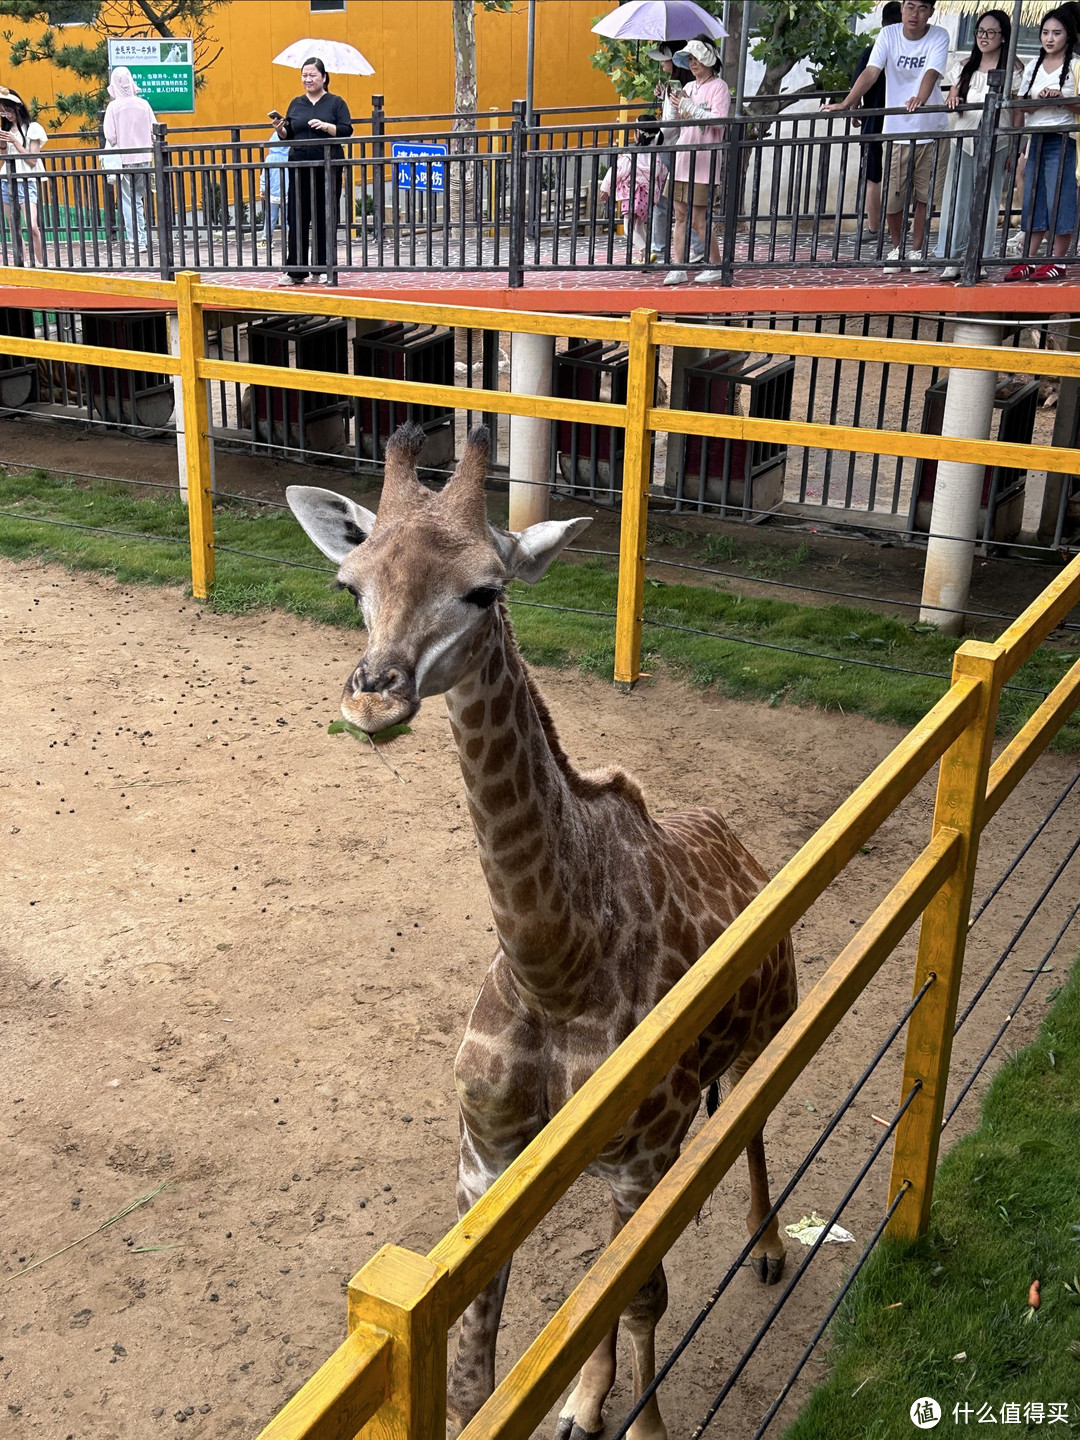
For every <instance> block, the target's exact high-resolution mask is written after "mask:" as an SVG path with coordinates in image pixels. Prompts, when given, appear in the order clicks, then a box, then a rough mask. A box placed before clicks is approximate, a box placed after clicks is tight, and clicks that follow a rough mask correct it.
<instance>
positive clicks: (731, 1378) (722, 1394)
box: [690, 1080, 922, 1440]
mask: <svg viewBox="0 0 1080 1440" xmlns="http://www.w3.org/2000/svg"><path fill="white" fill-rule="evenodd" d="M921 1089H922V1081H921V1080H916V1081H915V1083H914V1085H912V1087H911V1089H910V1090H909V1091H908V1093H907V1095H906V1096H905V1097H904V1100H903V1102H902V1104H901V1105H900V1107H899V1109H898V1110H897V1111H896V1113H895V1114H894V1115H893V1117H892V1119H891V1120H890V1121H889V1123H888V1125H887V1126H886V1127H885V1129H884V1131H883V1132H882V1135H881V1138H880V1139H879V1140H878V1142H877V1143H876V1144H875V1146H874V1148H873V1149H872V1150H871V1152H870V1154H869V1155H868V1156H867V1158H866V1160H864V1161H863V1163H862V1165H860V1167H859V1169H858V1172H857V1173H856V1176H855V1179H854V1180H853V1181H852V1182H851V1184H850V1185H849V1186H848V1188H847V1190H845V1192H844V1194H843V1197H842V1198H841V1200H840V1202H839V1204H838V1205H837V1206H836V1209H835V1210H834V1211H833V1212H832V1214H831V1215H830V1216H829V1218H828V1219H827V1220H826V1221H825V1224H824V1225H823V1226H822V1227H821V1234H820V1235H819V1236H818V1237H817V1239H816V1240H815V1241H814V1243H813V1244H812V1245H811V1246H810V1249H809V1250H808V1251H807V1254H806V1259H805V1260H804V1261H803V1263H802V1264H801V1265H800V1266H799V1268H798V1269H797V1270H796V1271H795V1274H794V1275H793V1276H792V1277H791V1279H790V1280H789V1282H788V1284H787V1285H786V1286H785V1288H784V1293H783V1294H782V1295H781V1296H780V1298H779V1300H777V1302H776V1303H775V1305H773V1307H772V1309H771V1310H770V1311H769V1313H768V1315H766V1317H765V1319H764V1320H763V1321H762V1322H761V1324H760V1326H759V1327H758V1329H757V1331H756V1333H755V1335H754V1338H753V1339H752V1340H751V1341H750V1344H749V1345H748V1346H747V1347H746V1349H745V1350H744V1351H743V1353H742V1355H741V1357H740V1358H739V1360H738V1362H737V1364H736V1365H735V1368H734V1369H733V1370H732V1371H731V1373H730V1374H729V1375H728V1378H727V1379H726V1380H725V1381H724V1384H723V1385H722V1386H721V1388H720V1391H719V1393H718V1394H717V1396H716V1399H715V1400H714V1401H713V1402H712V1404H711V1405H710V1406H709V1408H708V1410H706V1412H705V1414H704V1415H703V1416H702V1417H701V1419H700V1420H699V1421H698V1423H697V1425H696V1426H695V1428H694V1430H693V1431H692V1432H691V1437H690V1440H699V1437H700V1436H701V1435H703V1434H704V1433H705V1431H706V1429H707V1428H708V1427H709V1425H710V1424H711V1423H712V1421H713V1420H714V1419H715V1418H716V1414H717V1411H718V1410H719V1409H720V1406H721V1405H723V1403H724V1401H725V1400H726V1399H727V1397H728V1396H729V1395H730V1394H731V1391H732V1390H733V1389H734V1387H735V1382H736V1380H738V1378H739V1376H740V1375H741V1374H742V1372H743V1371H744V1370H745V1369H746V1367H747V1365H749V1363H750V1361H751V1360H752V1359H753V1356H754V1352H755V1351H756V1350H757V1348H758V1346H759V1345H760V1344H761V1342H762V1340H764V1339H765V1336H766V1335H767V1334H768V1333H769V1330H770V1329H771V1328H772V1325H773V1323H774V1322H775V1320H776V1317H777V1316H778V1315H779V1314H780V1311H781V1310H782V1309H783V1308H784V1306H785V1305H786V1304H787V1302H788V1300H789V1299H790V1298H791V1295H792V1293H793V1292H794V1290H795V1286H796V1285H797V1284H798V1283H799V1281H800V1280H801V1279H802V1278H803V1276H804V1275H805V1274H806V1273H807V1271H808V1270H809V1268H810V1262H811V1261H812V1260H813V1258H814V1256H815V1255H816V1254H817V1253H818V1251H819V1250H820V1249H821V1247H822V1245H824V1243H825V1237H826V1236H827V1235H828V1233H829V1231H830V1230H831V1229H832V1227H833V1226H834V1225H835V1224H836V1222H837V1220H839V1218H840V1216H841V1215H842V1214H843V1213H844V1211H845V1210H846V1209H847V1207H848V1204H849V1203H850V1201H851V1199H852V1197H853V1196H854V1194H855V1192H856V1190H858V1188H859V1186H860V1185H861V1184H862V1182H863V1181H864V1180H865V1179H866V1176H867V1174H868V1173H869V1171H870V1167H871V1166H872V1165H873V1164H874V1162H875V1161H876V1160H877V1158H878V1156H879V1155H880V1154H881V1152H882V1150H884V1148H885V1145H886V1143H887V1142H888V1141H889V1140H891V1139H892V1135H893V1131H894V1130H895V1129H896V1127H897V1125H899V1123H900V1121H901V1120H902V1119H903V1117H904V1115H905V1114H906V1113H907V1109H908V1106H909V1105H910V1104H911V1103H912V1101H913V1100H914V1099H915V1096H916V1095H918V1093H919V1092H920V1090H921Z"/></svg>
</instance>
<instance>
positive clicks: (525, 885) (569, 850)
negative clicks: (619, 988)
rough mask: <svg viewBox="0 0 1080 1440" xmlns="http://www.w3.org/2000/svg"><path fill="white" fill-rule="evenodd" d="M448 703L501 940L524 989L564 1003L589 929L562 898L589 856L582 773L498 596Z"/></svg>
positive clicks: (552, 1002) (547, 1003) (584, 918)
mask: <svg viewBox="0 0 1080 1440" xmlns="http://www.w3.org/2000/svg"><path fill="white" fill-rule="evenodd" d="M446 703H447V708H448V710H449V713H450V725H451V729H452V731H453V735H454V741H455V743H456V745H457V749H458V758H459V760H460V762H461V773H462V775H463V777H464V779H465V791H466V796H467V798H468V804H469V813H470V815H471V816H472V822H473V826H474V829H475V831H476V838H477V843H478V846H479V850H480V863H481V866H482V867H483V871H484V879H485V880H486V881H487V887H488V893H489V896H490V899H491V909H492V913H493V915H494V917H495V925H496V928H497V930H498V934H499V941H500V944H501V946H502V949H503V951H504V953H505V955H506V957H507V960H508V962H509V964H510V966H511V969H512V971H513V973H514V975H515V978H516V980H517V982H518V985H519V988H520V989H521V990H522V991H523V993H525V994H527V995H531V996H533V997H535V998H536V999H537V1000H538V1001H539V1002H541V1003H542V1004H544V1005H545V1006H547V1007H549V1008H550V1007H551V1006H552V1005H561V1004H564V1003H567V1002H568V1001H569V1000H570V994H569V993H568V970H567V964H568V960H569V959H570V958H571V957H572V958H573V959H574V960H576V961H578V962H580V961H581V959H582V958H583V957H582V955H581V951H582V949H583V947H585V946H587V943H588V935H589V930H590V927H589V924H588V917H587V916H581V915H580V914H578V913H577V912H575V914H574V915H573V917H571V913H570V903H569V897H570V894H571V892H572V889H573V888H574V887H573V880H572V874H571V872H572V870H573V868H574V867H575V866H577V865H580V864H582V863H587V861H586V860H585V858H584V857H585V855H586V854H587V850H588V846H587V841H586V835H587V817H586V815H585V813H584V806H583V804H582V801H581V798H580V797H579V796H578V795H577V794H575V785H576V784H578V785H579V784H580V783H581V782H582V777H580V776H578V775H577V772H576V771H575V770H574V769H573V767H572V766H571V764H570V762H569V760H567V758H566V756H565V755H564V754H563V751H562V749H561V747H560V746H559V742H558V739H557V738H556V736H555V732H554V729H553V727H552V725H551V722H550V719H549V717H548V715H547V709H546V706H545V705H544V702H543V700H542V698H541V697H540V696H539V694H538V692H537V691H536V690H535V689H534V687H533V685H532V684H531V683H530V680H529V675H528V671H527V669H526V667H525V663H524V661H523V660H522V658H521V655H520V653H519V651H518V648H517V644H516V642H515V640H514V636H513V631H512V630H511V628H510V622H509V620H508V619H507V618H506V615H505V612H504V611H503V610H502V607H501V606H499V608H498V610H497V611H495V612H494V613H493V614H492V623H491V626H490V627H489V630H488V631H487V632H485V636H484V641H483V642H482V643H481V645H480V647H479V653H478V660H477V665H476V668H475V669H474V670H473V671H472V672H471V673H470V674H469V675H468V676H467V677H466V678H465V679H464V680H462V681H461V682H460V683H459V684H458V685H456V686H454V688H453V689H452V690H449V691H448V692H447V695H446ZM584 783H586V784H588V782H587V781H585V782H584ZM581 873H582V872H581V871H580V870H579V871H578V876H577V878H578V880H580V878H581ZM572 952H573V955H572ZM574 968H577V967H576V966H571V969H574Z"/></svg>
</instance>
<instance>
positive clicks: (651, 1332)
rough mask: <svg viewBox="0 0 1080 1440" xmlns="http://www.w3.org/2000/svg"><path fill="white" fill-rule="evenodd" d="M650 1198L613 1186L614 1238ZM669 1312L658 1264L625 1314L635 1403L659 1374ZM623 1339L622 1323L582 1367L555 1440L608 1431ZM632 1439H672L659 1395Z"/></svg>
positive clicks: (644, 1411)
mask: <svg viewBox="0 0 1080 1440" xmlns="http://www.w3.org/2000/svg"><path fill="white" fill-rule="evenodd" d="M644 1198H645V1195H644V1193H641V1194H638V1193H634V1194H633V1195H632V1196H626V1195H620V1194H618V1193H617V1192H616V1189H615V1186H614V1185H613V1186H612V1201H613V1211H614V1215H613V1220H612V1239H614V1237H615V1236H616V1235H617V1234H618V1233H619V1231H620V1230H621V1229H622V1227H623V1225H625V1223H626V1221H627V1219H628V1218H629V1217H630V1216H631V1215H632V1214H633V1213H634V1211H635V1210H636V1209H637V1207H638V1205H639V1204H640V1203H641V1201H642V1200H643V1199H644ZM666 1309H667V1279H666V1277H665V1275H664V1267H663V1265H658V1266H657V1267H656V1269H655V1270H654V1271H653V1273H652V1274H651V1275H650V1276H649V1278H648V1280H647V1281H646V1282H645V1284H644V1285H643V1286H642V1287H641V1289H640V1290H639V1291H638V1293H637V1294H636V1295H635V1296H634V1298H633V1300H631V1302H630V1304H629V1305H628V1306H627V1307H626V1309H625V1310H624V1311H623V1313H622V1324H623V1327H624V1329H625V1330H626V1333H627V1335H628V1336H629V1339H630V1346H631V1358H632V1362H633V1370H634V1403H635V1405H636V1404H637V1402H638V1400H640V1398H641V1396H642V1394H643V1393H644V1392H645V1390H646V1388H647V1387H648V1386H649V1385H650V1384H651V1383H652V1380H653V1377H654V1376H655V1374H656V1345H655V1334H656V1326H657V1323H658V1322H659V1320H660V1317H661V1316H662V1315H663V1313H664V1311H665V1310H666ZM617 1336H618V1326H617V1325H616V1326H614V1327H613V1328H612V1329H611V1330H610V1331H609V1332H608V1334H607V1335H605V1336H604V1339H603V1340H602V1341H601V1342H600V1344H599V1345H598V1346H597V1347H596V1349H595V1350H594V1351H593V1353H592V1354H591V1355H590V1356H589V1358H588V1360H587V1361H586V1362H585V1364H584V1366H583V1367H582V1371H581V1375H580V1376H579V1377H578V1383H577V1384H576V1385H575V1386H574V1389H573V1391H572V1392H571V1394H570V1396H569V1398H568V1399H567V1401H566V1404H565V1405H564V1406H563V1408H562V1412H561V1414H560V1415H559V1423H558V1426H557V1427H556V1430H555V1440H586V1437H591V1436H595V1435H598V1434H599V1433H600V1432H601V1431H602V1430H603V1428H604V1402H605V1401H606V1400H607V1397H608V1394H609V1392H610V1390H611V1387H612V1385H613V1384H614V1383H615V1342H616V1339H617ZM628 1440H667V1429H666V1427H665V1425H664V1422H663V1420H662V1419H661V1416H660V1409H659V1406H658V1405H657V1403H656V1397H655V1396H650V1397H649V1400H648V1402H647V1403H646V1405H645V1406H644V1408H643V1409H642V1412H641V1414H640V1415H639V1416H638V1417H637V1419H636V1420H635V1421H634V1423H633V1425H631V1427H630V1430H629V1431H628Z"/></svg>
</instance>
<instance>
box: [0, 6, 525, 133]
mask: <svg viewBox="0 0 1080 1440" xmlns="http://www.w3.org/2000/svg"><path fill="white" fill-rule="evenodd" d="M225 3H226V0H100V3H98V4H97V5H95V6H93V7H92V15H91V18H90V20H89V23H88V28H89V29H91V30H92V31H93V32H94V34H95V35H96V37H97V38H96V39H95V40H94V41H93V42H92V43H66V44H58V37H57V32H56V30H55V29H53V28H52V22H56V21H57V17H58V13H59V7H58V6H57V4H56V3H55V0H54V3H52V4H50V3H48V0H45V3H42V0H0V17H5V18H9V19H13V20H22V21H24V22H26V23H28V24H41V25H44V26H45V29H44V30H43V31H42V33H41V34H40V35H39V36H38V37H37V39H36V40H34V39H31V38H30V37H29V36H25V35H24V36H22V37H21V38H20V39H18V40H13V39H12V34H13V32H12V31H10V30H5V31H3V32H2V34H3V38H4V39H5V40H6V41H7V42H8V44H9V46H10V50H9V58H10V60H11V64H12V65H13V66H15V67H16V68H17V67H18V66H20V65H25V64H28V63H29V62H31V61H44V62H45V63H47V64H50V65H54V66H55V67H56V68H57V69H58V70H62V71H64V72H65V73H66V74H68V75H70V76H73V77H74V78H75V79H77V80H79V81H81V82H82V85H83V88H81V89H78V90H71V91H64V92H60V91H58V92H57V95H56V101H55V104H50V103H46V102H43V101H41V100H39V99H38V98H37V96H32V97H24V98H26V99H27V104H28V105H29V107H30V111H31V113H32V114H33V115H35V116H37V117H38V118H40V117H41V116H42V115H45V114H48V112H50V111H51V112H52V114H51V115H50V116H49V119H48V125H49V128H50V129H52V130H59V129H60V128H61V127H62V126H63V125H64V124H65V123H66V122H67V121H69V120H75V121H82V122H83V128H84V129H86V130H88V131H94V130H96V128H97V117H98V111H99V110H101V109H102V107H103V106H105V105H107V104H108V101H109V95H108V83H109V59H108V43H107V42H108V38H109V36H110V35H112V36H121V35H137V36H144V35H147V34H153V35H160V36H162V37H163V38H168V37H170V36H175V37H178V38H179V37H185V38H190V39H193V40H194V41H195V72H196V73H195V88H196V89H197V90H198V89H201V87H202V86H203V85H204V84H205V82H206V75H205V72H206V71H207V70H208V69H209V68H210V66H211V65H212V64H213V63H214V61H215V60H216V59H217V58H218V56H219V55H220V54H221V48H220V47H218V49H217V50H216V51H215V52H214V53H213V54H211V53H210V50H211V48H212V37H211V33H210V29H211V25H212V18H213V11H214V10H216V9H217V8H218V7H219V6H220V5H223V4H225ZM496 3H499V0H496ZM76 9H78V10H80V11H81V10H82V9H83V7H82V6H77V7H76ZM73 13H74V12H73Z"/></svg>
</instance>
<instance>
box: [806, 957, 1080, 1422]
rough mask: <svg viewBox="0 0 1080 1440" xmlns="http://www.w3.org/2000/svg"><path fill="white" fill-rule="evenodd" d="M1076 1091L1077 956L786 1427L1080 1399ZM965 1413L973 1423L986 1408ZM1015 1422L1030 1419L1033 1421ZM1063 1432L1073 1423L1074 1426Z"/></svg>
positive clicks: (884, 1255) (840, 1320) (948, 1418)
mask: <svg viewBox="0 0 1080 1440" xmlns="http://www.w3.org/2000/svg"><path fill="white" fill-rule="evenodd" d="M1012 983H1013V984H1016V985H1017V988H1019V986H1018V982H1017V981H1015V980H1014V981H1013V982H1012ZM1036 993H1039V992H1036ZM1045 998H1046V999H1050V996H1045ZM1030 1003H1031V1002H1029V1004H1030ZM976 1048H978V1047H976ZM1078 1095H1080V966H1077V965H1075V964H1074V966H1073V970H1072V976H1071V979H1070V980H1069V982H1068V984H1067V985H1066V987H1065V988H1064V990H1062V991H1061V993H1060V995H1059V997H1058V998H1057V1000H1056V1002H1055V1004H1054V1006H1053V1009H1052V1010H1051V1011H1050V1012H1049V1013H1048V1014H1047V1016H1046V1019H1045V1021H1044V1023H1043V1025H1042V1028H1041V1030H1040V1032H1039V1037H1038V1039H1037V1040H1036V1041H1035V1043H1034V1044H1033V1045H1030V1046H1029V1047H1028V1048H1027V1049H1025V1050H1022V1051H1020V1053H1019V1054H1016V1055H1014V1056H1013V1057H1012V1058H1011V1059H1009V1060H1007V1061H1006V1063H1005V1064H1004V1065H1003V1066H1002V1068H1001V1069H1000V1070H999V1072H998V1074H997V1075H996V1076H995V1078H994V1081H993V1083H992V1085H991V1086H990V1090H989V1092H988V1094H987V1097H986V1100H985V1103H984V1105H983V1112H982V1118H981V1123H980V1125H979V1128H978V1130H976V1132H975V1133H974V1134H973V1135H969V1136H968V1137H967V1138H966V1139H964V1140H962V1141H960V1143H959V1144H958V1145H957V1146H956V1147H955V1148H954V1149H953V1150H952V1151H951V1152H950V1153H949V1155H948V1156H947V1157H946V1158H945V1160H944V1161H943V1162H942V1164H941V1166H940V1167H939V1170H938V1174H937V1179H936V1182H935V1187H934V1203H933V1207H932V1210H931V1216H930V1228H929V1231H928V1233H927V1235H926V1236H925V1238H924V1239H923V1240H921V1241H920V1242H919V1243H918V1244H916V1245H913V1246H904V1245H899V1244H888V1245H884V1246H882V1247H880V1248H879V1249H878V1251H877V1253H875V1254H874V1255H872V1256H871V1258H870V1260H869V1261H868V1262H867V1264H866V1267H865V1268H864V1270H863V1271H862V1273H861V1275H860V1276H859V1278H858V1280H857V1281H856V1283H855V1285H854V1287H853V1289H852V1291H851V1293H850V1295H849V1296H848V1297H847V1300H846V1301H845V1303H844V1306H843V1307H842V1309H841V1310H840V1312H839V1314H838V1315H837V1319H836V1321H835V1323H834V1326H833V1335H832V1341H833V1343H832V1348H831V1349H830V1351H829V1356H828V1359H829V1367H830V1375H829V1378H828V1379H827V1380H826V1381H825V1382H824V1383H823V1384H821V1385H819V1386H818V1387H817V1389H816V1390H815V1391H814V1392H813V1394H812V1395H811V1397H810V1400H809V1402H808V1403H807V1405H806V1407H805V1409H804V1410H803V1412H802V1414H801V1415H800V1416H799V1417H798V1419H797V1420H796V1421H795V1422H794V1424H793V1425H792V1426H791V1427H790V1429H789V1430H787V1431H786V1432H785V1440H869V1437H876V1436H881V1437H892V1436H895V1435H909V1434H914V1433H915V1431H914V1429H913V1428H912V1426H911V1424H910V1422H909V1420H908V1407H909V1406H910V1405H911V1403H912V1401H913V1400H915V1399H916V1398H917V1397H919V1396H921V1395H932V1396H933V1397H934V1398H935V1399H936V1400H937V1402H938V1403H939V1405H940V1406H941V1408H942V1412H943V1413H942V1420H941V1425H942V1431H943V1432H944V1431H945V1430H948V1433H949V1434H954V1433H955V1432H956V1429H957V1427H956V1426H955V1425H954V1421H953V1407H954V1405H956V1404H958V1403H959V1404H960V1405H964V1404H969V1405H971V1406H972V1407H973V1408H974V1409H975V1410H977V1409H978V1408H979V1407H980V1406H981V1405H983V1404H989V1405H991V1406H992V1407H993V1409H994V1410H995V1411H997V1412H998V1413H997V1415H996V1416H995V1419H996V1420H997V1421H998V1423H1000V1420H1001V1416H1000V1406H1001V1405H1002V1404H1004V1403H1013V1404H1019V1405H1020V1406H1021V1413H1022V1407H1023V1406H1024V1405H1025V1404H1026V1403H1028V1402H1030V1401H1036V1402H1040V1403H1042V1404H1043V1405H1044V1406H1045V1407H1046V1409H1047V1411H1048V1410H1049V1402H1051V1401H1054V1402H1058V1403H1060V1402H1062V1401H1064V1402H1075V1399H1076V1396H1077V1394H1078V1393H1080V1303H1078V1300H1080V1273H1078V1272H1080V1199H1078V1197H1080V1103H1078V1101H1077V1096H1078ZM946 1133H948V1132H946ZM901 1203H903V1202H901ZM1033 1280H1039V1281H1040V1282H1041V1287H1042V1303H1041V1305H1040V1307H1039V1309H1038V1310H1036V1311H1032V1310H1030V1309H1029V1307H1028V1303H1027V1302H1028V1289H1029V1286H1030V1285H1031V1282H1032V1281H1033ZM1070 1411H1071V1414H1070V1420H1073V1421H1074V1422H1075V1414H1076V1412H1075V1409H1073V1408H1072V1406H1071V1405H1070ZM962 1415H963V1412H962V1411H961V1416H962ZM968 1423H970V1425H971V1428H972V1430H974V1429H975V1427H976V1423H977V1422H976V1421H975V1419H974V1418H972V1419H971V1420H970V1421H969V1422H968ZM1021 1423H1023V1422H1021ZM963 1424H964V1421H963V1419H961V1425H963ZM1018 1433H1023V1434H1030V1433H1032V1431H1031V1429H1030V1428H1029V1427H1028V1426H1027V1425H1026V1424H1025V1425H1024V1429H1023V1431H1022V1432H1018ZM1050 1433H1052V1434H1053V1433H1055V1432H1054V1431H1053V1430H1051V1432H1050ZM1062 1433H1063V1434H1064V1433H1071V1432H1068V1426H1063V1427H1062Z"/></svg>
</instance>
